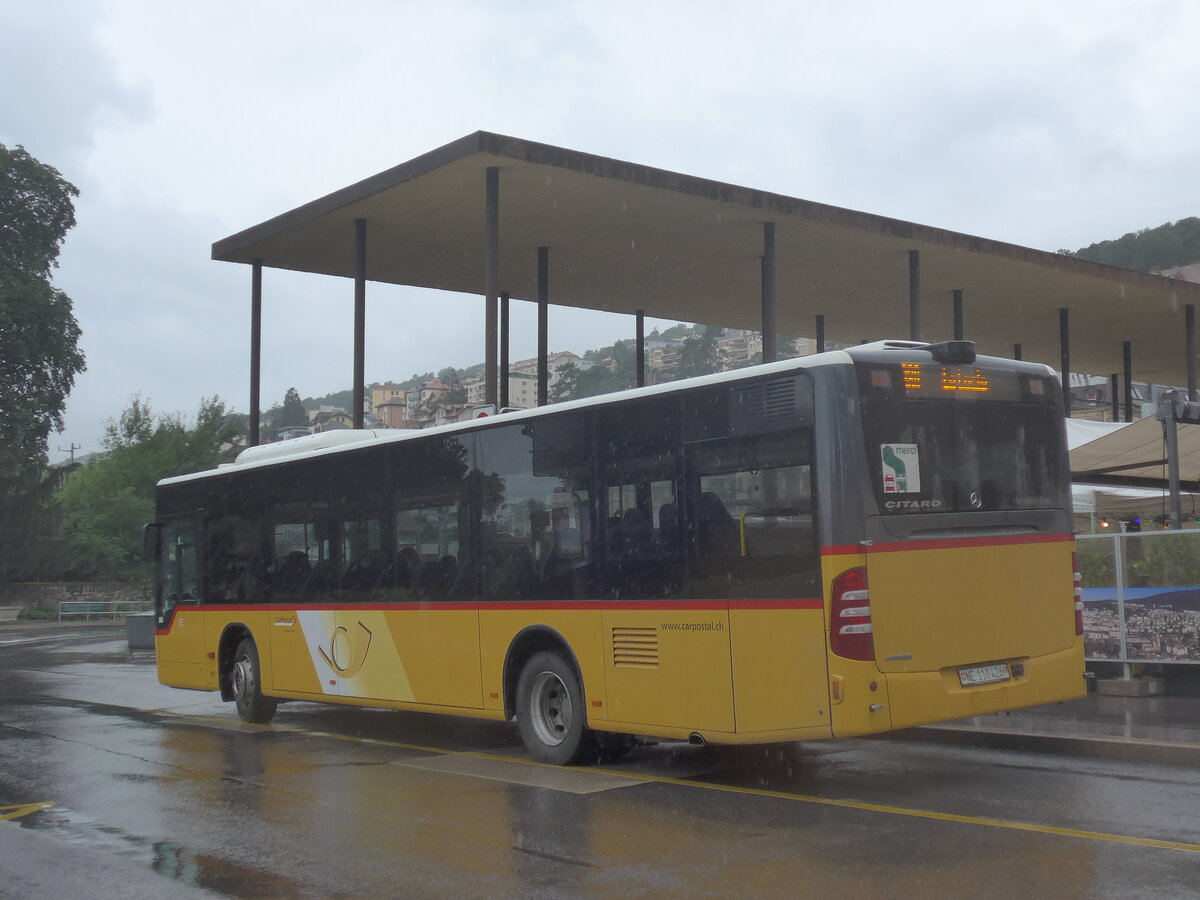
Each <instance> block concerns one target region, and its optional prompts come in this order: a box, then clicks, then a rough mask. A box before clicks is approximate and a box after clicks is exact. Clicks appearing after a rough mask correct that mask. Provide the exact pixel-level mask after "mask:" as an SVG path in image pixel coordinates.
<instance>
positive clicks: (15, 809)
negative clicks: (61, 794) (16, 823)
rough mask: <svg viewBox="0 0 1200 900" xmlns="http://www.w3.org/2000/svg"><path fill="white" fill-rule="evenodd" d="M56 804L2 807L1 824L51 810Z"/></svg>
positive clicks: (20, 804)
mask: <svg viewBox="0 0 1200 900" xmlns="http://www.w3.org/2000/svg"><path fill="white" fill-rule="evenodd" d="M54 805H55V804H54V803H53V802H52V801H50V802H45V803H18V804H16V805H14V806H0V822H7V821H9V820H10V819H19V818H21V816H27V815H29V814H30V813H35V812H41V811H42V810H43V809H50V807H52V806H54Z"/></svg>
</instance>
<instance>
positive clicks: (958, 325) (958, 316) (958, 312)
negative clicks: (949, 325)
mask: <svg viewBox="0 0 1200 900" xmlns="http://www.w3.org/2000/svg"><path fill="white" fill-rule="evenodd" d="M964 334H965V331H964V328H963V292H962V291H955V292H954V339H955V340H956V341H961V340H964V337H963V335H964Z"/></svg>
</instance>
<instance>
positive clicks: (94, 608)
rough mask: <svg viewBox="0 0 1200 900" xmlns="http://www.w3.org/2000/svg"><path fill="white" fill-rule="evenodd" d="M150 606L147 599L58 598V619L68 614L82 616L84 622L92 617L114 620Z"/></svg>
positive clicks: (143, 610) (61, 619) (60, 619)
mask: <svg viewBox="0 0 1200 900" xmlns="http://www.w3.org/2000/svg"><path fill="white" fill-rule="evenodd" d="M150 606H151V604H150V601H149V600H136V601H131V600H60V601H59V603H58V621H60V622H61V621H63V619H64V618H66V617H68V616H83V618H84V621H85V622H90V621H91V620H92V618H93V617H95V618H97V619H100V618H109V619H112V620H113V621H114V622H115V621H117V620H118V619H122V618H124V617H125V616H126V615H128V614H129V613H135V612H145V611H146V610H147V609H149V608H150Z"/></svg>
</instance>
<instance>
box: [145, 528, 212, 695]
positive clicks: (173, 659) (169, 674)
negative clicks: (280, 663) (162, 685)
mask: <svg viewBox="0 0 1200 900" xmlns="http://www.w3.org/2000/svg"><path fill="white" fill-rule="evenodd" d="M199 517H200V513H199V512H195V513H186V514H184V515H179V516H168V517H165V518H164V519H163V521H162V524H161V526H160V528H159V541H160V543H159V550H158V562H157V566H156V577H155V579H154V583H155V597H154V606H155V611H156V615H157V627H158V630H159V631H160V632H161V631H163V630H164V629H169V630H168V632H167V634H166V635H163V636H160V638H159V640H158V645H157V654H158V660H159V671H160V673H162V680H163V681H164V682H166V683H169V684H172V685H175V686H176V687H196V688H203V687H208V686H209V681H210V680H211V679H210V677H209V675H208V673H209V671H210V668H211V667H210V666H209V665H208V661H207V659H206V658H205V655H204V654H205V650H206V643H205V633H204V617H202V616H200V615H197V614H194V613H193V612H192V609H193V608H194V607H195V606H197V605H198V604H199V603H200V592H201V581H200V578H201V573H202V572H203V568H202V566H201V561H200V545H199V541H198V539H197V537H198V534H199Z"/></svg>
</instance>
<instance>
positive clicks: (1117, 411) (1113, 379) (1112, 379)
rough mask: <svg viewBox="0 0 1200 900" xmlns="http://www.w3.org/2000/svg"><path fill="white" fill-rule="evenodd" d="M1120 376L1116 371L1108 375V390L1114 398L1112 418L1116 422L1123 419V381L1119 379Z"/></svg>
mask: <svg viewBox="0 0 1200 900" xmlns="http://www.w3.org/2000/svg"><path fill="white" fill-rule="evenodd" d="M1118 378H1119V376H1118V375H1117V373H1116V372H1113V373H1112V374H1111V375H1109V376H1108V391H1109V395H1110V399H1111V400H1112V420H1113V421H1114V422H1120V421H1121V383H1120V382H1119V381H1118V380H1117V379H1118Z"/></svg>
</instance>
